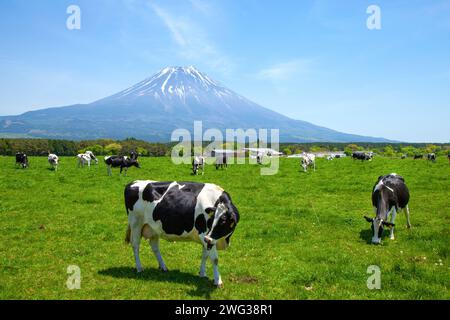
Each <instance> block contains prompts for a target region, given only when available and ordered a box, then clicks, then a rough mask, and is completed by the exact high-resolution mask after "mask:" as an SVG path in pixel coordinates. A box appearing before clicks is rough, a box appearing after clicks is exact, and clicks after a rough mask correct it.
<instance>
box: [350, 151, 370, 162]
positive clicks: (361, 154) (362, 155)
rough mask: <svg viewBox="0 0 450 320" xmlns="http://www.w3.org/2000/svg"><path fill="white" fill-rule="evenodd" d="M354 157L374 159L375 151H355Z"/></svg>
mask: <svg viewBox="0 0 450 320" xmlns="http://www.w3.org/2000/svg"><path fill="white" fill-rule="evenodd" d="M352 158H353V159H354V160H361V161H372V159H373V153H371V152H369V153H366V152H363V151H356V152H353V154H352Z"/></svg>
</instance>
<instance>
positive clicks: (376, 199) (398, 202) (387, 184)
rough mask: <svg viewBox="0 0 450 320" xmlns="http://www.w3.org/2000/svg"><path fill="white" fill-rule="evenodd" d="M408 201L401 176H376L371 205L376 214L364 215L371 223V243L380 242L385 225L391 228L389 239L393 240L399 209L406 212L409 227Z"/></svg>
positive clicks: (407, 193) (407, 192) (407, 194)
mask: <svg viewBox="0 0 450 320" xmlns="http://www.w3.org/2000/svg"><path fill="white" fill-rule="evenodd" d="M408 202H409V190H408V187H407V186H406V184H405V180H404V179H403V177H402V176H399V175H398V174H395V173H391V174H388V175H385V176H380V177H379V178H378V181H377V182H376V184H375V186H374V187H373V190H372V205H373V207H374V211H375V213H376V216H375V218H369V217H367V216H365V217H364V218H365V219H366V220H367V221H368V222H370V223H372V232H373V236H372V243H374V244H379V243H380V242H381V236H382V234H383V230H384V227H385V226H386V227H390V228H391V234H390V239H391V240H394V238H395V237H394V227H395V217H396V216H397V212H400V211H401V210H404V211H405V212H406V221H407V227H408V229H409V228H411V222H410V220H409V207H408ZM389 214H391V219H390V221H389V222H388V218H389Z"/></svg>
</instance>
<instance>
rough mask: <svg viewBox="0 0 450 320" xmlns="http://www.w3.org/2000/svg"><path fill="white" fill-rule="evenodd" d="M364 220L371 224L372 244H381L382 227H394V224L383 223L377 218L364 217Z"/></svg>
mask: <svg viewBox="0 0 450 320" xmlns="http://www.w3.org/2000/svg"><path fill="white" fill-rule="evenodd" d="M364 219H366V221H367V222H370V223H371V224H372V243H373V244H380V243H381V237H382V235H383V231H384V227H395V224H393V223H390V222H388V221H384V220H383V219H381V218H378V217H375V218H369V217H367V216H364Z"/></svg>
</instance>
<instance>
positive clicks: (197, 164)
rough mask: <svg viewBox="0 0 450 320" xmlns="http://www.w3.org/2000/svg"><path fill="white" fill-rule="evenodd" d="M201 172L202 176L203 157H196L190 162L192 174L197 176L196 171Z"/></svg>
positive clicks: (203, 171)
mask: <svg viewBox="0 0 450 320" xmlns="http://www.w3.org/2000/svg"><path fill="white" fill-rule="evenodd" d="M199 170H202V175H203V174H204V173H205V157H199V156H196V157H194V159H193V160H192V172H193V173H194V175H198V171H199Z"/></svg>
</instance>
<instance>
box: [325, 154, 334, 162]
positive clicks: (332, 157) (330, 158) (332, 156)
mask: <svg viewBox="0 0 450 320" xmlns="http://www.w3.org/2000/svg"><path fill="white" fill-rule="evenodd" d="M334 158H336V156H335V155H334V154H330V155H329V156H328V157H327V160H328V161H331V160H334Z"/></svg>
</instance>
